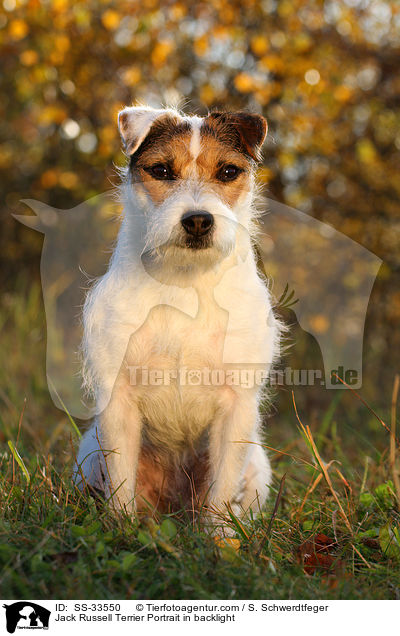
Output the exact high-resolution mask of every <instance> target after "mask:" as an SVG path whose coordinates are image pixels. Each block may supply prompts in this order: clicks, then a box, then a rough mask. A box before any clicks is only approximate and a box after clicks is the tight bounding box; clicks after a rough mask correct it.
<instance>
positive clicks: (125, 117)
mask: <svg viewBox="0 0 400 636" xmlns="http://www.w3.org/2000/svg"><path fill="white" fill-rule="evenodd" d="M168 114H173V115H176V113H175V112H174V111H172V110H170V109H168V108H150V107H147V106H128V107H127V108H124V109H123V110H121V111H120V113H119V114H118V128H119V133H120V135H121V139H122V143H123V145H124V150H125V152H126V153H127V154H128V155H133V153H134V152H136V150H137V149H138V148H139V146H140V144H141V143H142V141H143V140H144V139H145V137H146V136H147V134H148V132H149V130H150V128H151V126H152V124H153V123H154V122H155V121H156V119H158V118H159V117H161V116H163V115H168Z"/></svg>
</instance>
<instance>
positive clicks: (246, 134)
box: [207, 112, 268, 161]
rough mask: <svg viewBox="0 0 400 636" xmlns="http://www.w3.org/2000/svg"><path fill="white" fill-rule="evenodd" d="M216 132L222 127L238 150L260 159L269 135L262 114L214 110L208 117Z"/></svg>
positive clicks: (225, 134) (223, 132) (256, 159)
mask: <svg viewBox="0 0 400 636" xmlns="http://www.w3.org/2000/svg"><path fill="white" fill-rule="evenodd" d="M207 119H208V122H209V124H210V125H211V126H214V127H215V129H216V132H217V133H218V129H220V131H221V134H222V135H223V136H224V137H229V136H230V137H231V140H232V143H233V144H234V145H235V146H236V147H237V149H238V150H240V151H241V152H244V153H245V154H246V155H248V156H249V157H251V158H252V159H254V161H259V159H260V150H261V146H262V145H263V143H264V141H265V138H266V136H267V130H268V125H267V121H266V119H264V117H263V116H262V115H257V114H254V113H246V112H237V113H224V112H212V113H210V114H209V115H208V117H207Z"/></svg>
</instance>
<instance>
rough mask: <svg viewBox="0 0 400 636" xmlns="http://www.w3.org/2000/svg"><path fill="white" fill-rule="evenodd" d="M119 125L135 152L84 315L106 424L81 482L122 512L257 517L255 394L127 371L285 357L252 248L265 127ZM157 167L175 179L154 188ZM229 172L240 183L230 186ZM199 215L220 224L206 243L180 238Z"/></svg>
mask: <svg viewBox="0 0 400 636" xmlns="http://www.w3.org/2000/svg"><path fill="white" fill-rule="evenodd" d="M119 127H120V133H121V136H122V140H123V143H124V146H125V150H126V152H127V154H128V155H129V156H130V165H129V170H128V172H127V178H126V181H125V184H124V186H123V188H122V192H123V198H124V218H123V221H122V224H121V228H120V232H119V237H118V241H117V246H116V249H115V252H114V254H113V256H112V259H111V263H110V267H109V270H108V272H107V273H106V275H105V276H104V277H102V278H101V279H100V280H99V281H98V282H97V284H96V285H95V286H94V287H93V288H92V290H91V291H90V293H89V294H88V297H87V300H86V303H85V307H84V346H83V348H84V357H85V361H84V380H85V383H86V387H87V388H88V389H89V390H91V391H92V392H93V393H94V395H95V397H96V401H97V405H98V416H97V417H96V419H95V421H94V422H93V424H92V426H91V428H90V429H89V430H88V431H87V433H86V434H85V435H84V437H83V440H82V443H81V446H80V450H79V456H78V460H77V461H78V465H79V469H78V468H77V469H76V474H75V479H76V481H77V483H79V485H82V483H83V482H84V481H86V482H87V483H89V484H90V485H92V486H94V487H96V488H100V489H103V490H105V493H106V496H108V497H109V498H110V499H111V501H112V503H113V504H114V506H115V507H116V508H123V509H125V510H127V511H135V510H137V511H140V510H148V508H149V507H150V508H153V509H154V508H157V509H158V510H160V511H167V510H174V509H177V508H181V507H182V506H188V505H189V507H192V506H193V505H194V506H196V505H202V504H206V507H207V509H208V510H210V511H211V510H215V509H217V510H222V511H223V510H224V509H225V508H224V507H225V506H226V505H227V504H228V505H231V506H233V508H234V510H235V511H237V512H243V511H246V510H248V509H249V508H250V507H255V508H258V507H259V506H260V505H262V504H263V502H264V501H265V498H266V496H267V491H268V484H269V482H270V466H269V462H268V459H267V456H266V454H265V452H264V450H263V448H262V447H261V445H260V431H259V427H260V423H259V413H258V406H259V400H260V396H261V389H260V387H259V386H255V387H254V388H252V389H250V388H244V387H241V386H231V385H228V384H222V385H220V386H212V385H204V384H202V385H190V384H186V385H182V384H181V383H179V382H177V381H176V380H171V382H170V383H169V384H161V385H159V386H148V385H145V383H141V382H140V381H139V382H135V383H132V381H131V375H130V369H131V368H132V367H137V368H139V367H140V368H148V369H158V370H176V369H182V368H187V369H203V368H207V369H211V370H212V369H227V368H230V367H234V368H239V369H241V368H244V369H249V368H253V367H254V368H259V366H260V365H259V361H260V360H263V361H265V362H264V366H265V367H266V368H268V367H269V366H270V363H272V362H273V361H274V360H275V359H276V357H277V355H278V351H279V323H278V321H277V320H276V319H275V318H274V315H273V313H272V310H271V301H270V297H269V292H268V290H267V288H266V286H265V284H264V282H263V281H262V280H261V279H260V277H259V275H258V273H257V268H256V262H255V258H254V254H253V247H252V234H253V218H254V215H255V209H254V195H255V184H254V166H255V161H256V160H257V159H258V157H259V152H260V148H261V145H262V143H263V141H264V137H265V134H266V123H265V120H263V118H262V117H260V116H258V115H250V114H244V113H231V114H230V113H211V114H210V115H209V116H208V117H205V118H200V117H195V116H192V117H189V116H183V115H181V114H180V113H179V112H177V111H175V110H172V109H165V110H162V109H160V110H154V109H151V108H145V107H143V108H142V107H130V108H126V109H124V110H123V111H122V112H121V113H120V116H119ZM157 165H162V166H166V168H165V170H167V171H168V179H165V180H161V179H159V178H154V175H153V173H152V170H153V167H154V166H157ZM227 165H233V166H236V167H237V168H238V170H239V173H238V174H237V177H236V178H235V179H233V180H231V181H221V179H220V177H219V171H220V170H221V169H222V168H224V167H225V166H227ZM221 167H222V168H221ZM193 210H194V211H197V210H200V211H204V212H206V213H208V214H211V215H212V216H213V219H214V225H213V227H212V230H211V231H210V232H208V234H207V235H206V236H203V237H197V236H194V237H193V236H192V235H188V234H187V232H186V231H185V229H184V227H183V225H182V218H183V217H184V215H185V214H187V213H188V211H193ZM226 308H230V310H227V309H226ZM260 352H262V355H261V358H260ZM139 376H140V372H139Z"/></svg>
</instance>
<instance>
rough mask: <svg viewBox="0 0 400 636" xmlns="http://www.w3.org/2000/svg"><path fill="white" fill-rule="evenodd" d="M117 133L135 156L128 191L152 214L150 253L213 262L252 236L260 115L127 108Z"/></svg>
mask: <svg viewBox="0 0 400 636" xmlns="http://www.w3.org/2000/svg"><path fill="white" fill-rule="evenodd" d="M119 130H120V133H121V137H122V141H123V144H124V148H125V152H126V153H127V154H128V155H129V157H130V164H129V174H130V179H129V187H130V188H133V189H134V190H135V191H136V193H137V195H138V196H139V198H140V199H141V201H142V202H144V206H143V207H144V209H145V214H146V240H145V244H146V245H145V250H146V251H147V252H149V253H151V252H154V253H158V254H160V252H161V253H162V254H163V255H164V256H165V254H166V253H169V254H173V255H174V256H177V257H178V258H179V259H180V261H181V262H187V261H193V260H198V261H202V262H206V261H209V262H210V263H211V262H215V261H216V260H220V259H221V258H224V257H225V256H226V255H227V254H229V253H230V252H231V251H232V250H233V249H234V247H235V245H236V242H237V234H238V227H240V228H241V230H243V229H244V230H245V231H248V230H249V229H250V223H251V203H252V198H253V188H254V174H253V172H254V166H255V164H256V162H257V160H258V159H259V153H260V148H261V146H262V143H263V141H264V139H265V136H266V132H267V123H266V121H265V119H264V118H263V117H262V116H260V115H255V114H249V113H243V112H237V113H222V112H213V113H210V114H209V115H208V116H207V117H197V116H183V115H181V114H180V113H179V112H177V111H176V110H172V109H152V108H146V107H129V108H125V109H124V110H122V111H121V112H120V114H119Z"/></svg>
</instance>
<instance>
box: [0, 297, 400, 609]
mask: <svg viewBox="0 0 400 636" xmlns="http://www.w3.org/2000/svg"><path fill="white" fill-rule="evenodd" d="M0 325H1V327H2V331H3V334H4V336H5V337H3V342H2V344H1V354H2V360H3V365H2V368H1V370H0V401H1V424H0V441H1V445H2V449H1V455H0V567H1V571H0V596H1V597H2V598H6V599H14V598H18V599H24V598H27V599H28V598H54V599H56V598H66V599H67V598H86V599H95V598H104V599H113V598H118V599H120V598H134V599H141V598H148V599H172V598H175V599H183V598H185V599H243V598H254V599H259V598H274V599H299V598H300V599H378V598H379V599H396V598H400V515H399V499H398V497H399V492H398V481H397V483H396V480H398V477H397V475H398V473H397V472H396V470H397V471H398V463H399V446H398V440H397V439H396V432H395V426H394V423H395V421H396V408H395V402H396V399H394V400H393V405H391V404H389V405H388V408H387V410H386V411H385V413H379V414H378V413H376V414H374V412H371V411H370V410H369V408H372V407H367V406H366V405H364V404H363V403H362V402H360V400H359V399H358V397H357V396H356V395H353V394H351V392H346V393H347V395H346V400H347V401H346V407H345V410H343V409H342V410H340V402H341V400H340V398H339V397H338V395H339V394H338V393H337V392H335V393H334V392H332V395H331V396H330V402H329V404H328V405H327V407H326V408H325V409H324V410H322V409H321V412H320V413H319V417H318V418H317V419H316V420H315V421H313V422H311V423H310V422H308V421H307V417H306V414H307V409H306V408H304V407H303V406H302V405H301V404H302V401H301V397H302V394H301V391H302V390H303V389H298V390H296V393H295V396H294V402H293V401H291V402H289V401H287V403H286V406H285V411H284V412H283V413H282V412H280V413H279V416H275V417H273V418H272V420H271V423H270V425H269V428H268V431H269V432H268V438H267V442H266V443H267V445H268V446H269V447H270V450H269V454H270V458H271V461H272V466H273V470H274V481H273V485H272V488H271V494H270V497H269V501H268V504H267V507H266V509H265V510H263V511H262V512H260V513H258V514H257V515H255V516H254V517H253V518H252V519H248V520H246V521H243V520H239V519H236V518H235V517H234V515H231V516H229V517H228V518H227V523H228V524H230V525H231V526H232V528H234V531H235V538H234V539H232V540H229V541H226V542H224V541H222V540H220V541H215V540H214V539H213V538H212V537H210V536H209V535H207V534H206V533H204V532H203V531H202V529H201V527H199V526H198V524H197V522H196V521H195V522H193V520H192V519H191V518H185V517H179V518H178V517H176V516H164V517H162V518H160V519H157V521H154V520H152V519H149V518H147V519H142V520H141V521H132V520H130V519H128V518H123V517H120V518H115V517H113V515H112V514H111V513H110V512H109V510H108V509H107V506H105V505H100V504H99V502H98V501H95V500H94V499H93V498H91V497H90V496H82V494H80V493H79V492H78V491H76V490H75V489H74V487H73V486H72V484H71V479H70V474H71V466H72V458H73V448H76V444H77V441H78V436H77V433H76V430H75V429H74V428H73V426H72V424H71V422H70V420H69V418H68V416H67V415H66V414H64V413H62V412H61V411H58V410H57V409H56V408H55V407H54V406H53V405H52V403H51V401H50V398H49V395H48V390H47V385H46V380H45V374H44V368H45V340H44V330H43V314H42V310H41V297H40V291H39V286H33V287H32V288H31V290H30V291H29V293H27V292H26V289H25V290H23V289H20V290H19V291H18V292H16V293H15V294H9V295H7V296H5V298H4V301H3V304H2V307H1V310H0ZM361 397H362V396H361ZM395 397H396V396H395ZM297 402H299V406H298V407H297ZM349 404H350V406H349ZM373 410H374V411H375V408H374V409H373ZM278 417H279V422H280V425H279V426H277V425H276V423H275V420H277V421H278ZM282 423H283V424H284V426H282ZM385 426H386V427H387V429H388V430H386V429H385Z"/></svg>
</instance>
